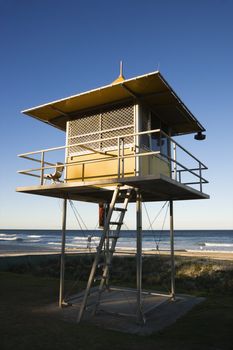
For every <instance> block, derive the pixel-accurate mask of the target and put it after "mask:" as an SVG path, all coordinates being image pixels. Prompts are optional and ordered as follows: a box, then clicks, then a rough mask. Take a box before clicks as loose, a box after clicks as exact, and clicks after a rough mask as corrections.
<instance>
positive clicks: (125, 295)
mask: <svg viewBox="0 0 233 350" xmlns="http://www.w3.org/2000/svg"><path fill="white" fill-rule="evenodd" d="M136 296H137V294H136V291H135V290H134V289H124V290H119V289H118V288H116V289H115V288H112V289H110V291H107V290H106V291H104V292H103V293H102V296H101V303H100V305H99V306H98V308H97V312H96V313H95V314H93V311H94V308H95V305H96V301H97V297H98V290H97V289H92V291H91V294H90V296H89V298H88V305H87V308H86V311H85V313H84V316H83V321H87V322H90V323H92V324H94V325H96V326H98V327H100V328H105V329H111V330H116V331H121V332H126V333H131V334H139V335H149V334H151V333H154V332H156V331H160V330H162V329H164V328H166V327H167V326H169V325H171V324H173V323H175V322H176V320H177V319H178V318H180V317H181V316H183V315H184V314H186V313H187V312H188V311H189V310H191V309H192V308H193V307H194V306H195V305H197V304H199V303H200V302H202V301H203V300H204V298H200V297H199V298H197V297H194V296H190V295H184V294H179V295H177V296H176V299H175V300H172V299H171V297H170V295H166V294H163V295H161V294H157V293H156V292H153V293H147V292H145V293H144V294H143V297H142V310H143V313H144V315H145V321H146V322H145V324H138V323H137V318H136V310H137V309H136ZM82 297H83V292H82V293H79V294H77V295H73V296H72V297H70V298H69V299H68V300H67V301H68V302H69V303H71V304H72V306H68V307H64V308H63V309H58V307H57V306H56V307H55V306H54V305H51V306H50V307H49V308H48V309H47V311H49V310H50V312H55V313H56V314H58V315H59V318H62V319H63V320H65V321H68V322H77V317H78V313H79V308H80V304H81V301H82Z"/></svg>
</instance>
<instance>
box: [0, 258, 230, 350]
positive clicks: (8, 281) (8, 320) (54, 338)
mask: <svg viewBox="0 0 233 350" xmlns="http://www.w3.org/2000/svg"><path fill="white" fill-rule="evenodd" d="M80 259H81V260H82V263H81V260H80ZM83 259H84V260H83ZM85 259H86V258H80V257H79V258H78V260H79V265H77V259H76V258H75V259H74V258H71V259H70V261H67V268H68V277H69V278H71V276H73V275H74V274H75V271H76V277H78V278H79V282H78V284H77V285H75V288H76V291H77V290H78V289H79V290H80V289H82V288H83V286H84V281H83V278H82V276H83V277H84V276H85V273H84V272H85V271H83V269H84V270H85V268H87V269H88V264H89V263H90V264H91V258H90V257H89V258H88V259H89V260H90V261H89V262H88V260H85ZM146 259H148V261H147V260H145V261H144V285H145V286H146V287H148V288H151V289H152V288H156V289H158V288H159V289H160V288H161V289H162V287H165V286H169V280H168V279H167V278H168V276H167V274H168V267H169V263H168V261H166V259H165V260H164V261H162V262H161V261H160V260H158V259H157V260H153V259H152V260H151V259H150V258H146ZM43 264H44V263H43V262H42V263H41V265H40V264H37V265H36V266H35V267H34V268H33V264H32V262H31V264H30V266H29V265H28V264H27V267H25V265H24V267H23V265H21V266H20V264H18V265H17V266H15V268H13V266H11V268H10V269H11V272H9V271H7V272H4V271H2V272H1V273H0V285H1V288H0V298H1V299H0V300H1V303H0V334H1V338H0V348H1V349H4V350H5V349H14V350H15V349H44V350H45V349H67V350H69V349H75V350H79V349H83V350H85V349H88V350H92V349H114V350H115V349H129V350H130V349H136V350H137V349H143V348H144V349H148V350H150V349H161V350H163V349H164V350H165V349H173V350H176V349H177V350H178V349H179V350H180V349H206V350H209V349H224V350H225V349H229V350H230V349H232V344H233V332H232V329H233V297H232V285H233V284H232V281H233V274H232V271H233V268H232V265H231V264H229V263H225V262H211V261H197V260H194V259H191V261H190V260H187V259H179V260H178V261H177V281H176V284H177V289H178V292H186V293H190V294H191V293H194V294H199V295H204V296H206V298H207V299H206V301H205V302H203V303H202V304H200V305H198V306H196V307H195V308H194V309H193V310H192V311H191V312H189V313H188V314H187V315H185V316H184V317H182V318H181V319H179V320H178V321H177V322H176V323H175V324H174V325H172V326H170V327H169V328H167V329H165V330H164V331H162V332H159V333H155V334H153V335H151V336H147V337H142V336H135V335H128V334H122V333H119V332H114V331H108V330H103V329H100V328H97V327H95V326H93V325H90V324H87V323H82V324H79V325H77V324H70V323H66V322H63V321H61V320H58V319H56V318H55V317H54V316H52V315H50V314H48V313H45V311H43V310H44V308H43V307H44V306H45V305H47V304H50V303H52V302H54V301H55V300H57V297H58V287H59V280H58V279H57V278H56V274H57V272H59V269H58V262H57V261H56V259H55V260H51V261H50V263H48V262H47V263H46V264H45V265H43ZM114 264H116V266H115V275H113V279H114V280H115V282H116V283H117V282H119V278H120V277H121V275H122V278H123V280H124V285H126V284H127V282H128V285H130V284H133V282H134V280H133V279H134V277H133V272H134V263H133V260H132V259H131V260H130V259H128V258H127V259H125V258H120V259H118V258H116V259H115V261H114ZM155 264H157V270H156V271H158V275H160V277H158V276H157V274H155V273H153V274H152V272H153V271H154V267H155ZM84 266H85V268H84ZM81 268H82V269H81ZM14 269H15V270H18V271H17V273H15V271H14V272H13V270H14ZM8 270H9V268H8ZM77 270H78V271H79V272H77ZM123 271H124V274H122V272H123ZM72 274H73V275H72ZM77 274H79V276H77ZM54 275H55V277H53V276H54ZM168 275H169V274H168ZM43 276H46V277H43ZM153 276H157V277H156V278H155V280H153V278H152V277H153ZM73 282H74V281H72V280H67V281H66V289H67V290H69V289H70V288H71V287H72V286H73ZM220 289H221V290H220Z"/></svg>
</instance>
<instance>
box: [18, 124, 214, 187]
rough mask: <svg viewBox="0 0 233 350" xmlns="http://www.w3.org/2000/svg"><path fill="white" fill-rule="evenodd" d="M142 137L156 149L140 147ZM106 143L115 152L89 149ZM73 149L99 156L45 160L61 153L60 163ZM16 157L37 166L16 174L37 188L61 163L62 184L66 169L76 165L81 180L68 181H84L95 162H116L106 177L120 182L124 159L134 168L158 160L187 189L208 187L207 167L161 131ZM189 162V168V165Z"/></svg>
mask: <svg viewBox="0 0 233 350" xmlns="http://www.w3.org/2000/svg"><path fill="white" fill-rule="evenodd" d="M144 135H151V136H152V135H153V136H152V137H154V139H155V140H156V144H157V146H156V147H153V145H152V144H151V145H147V146H146V147H145V146H143V145H142V142H141V138H142V137H143V136H144ZM129 137H133V139H134V142H133V144H132V145H131V151H132V152H131V153H130V154H125V146H126V145H125V139H126V138H129ZM149 139H150V140H151V139H152V138H149ZM109 140H116V141H117V149H116V152H115V153H114V152H112V151H110V150H104V149H102V150H101V149H98V150H97V149H94V148H92V147H91V145H92V144H95V145H96V143H97V142H99V143H101V142H104V141H109ZM164 143H165V144H166V145H167V146H168V147H167V149H165V150H164ZM74 146H78V147H79V148H80V149H83V150H84V151H89V152H90V154H91V153H93V154H96V153H98V154H99V155H101V158H98V159H94V158H93V159H92V158H90V159H88V160H77V161H74V162H72V163H70V162H67V161H65V162H59V163H58V162H57V160H58V159H56V162H55V161H48V160H47V158H48V155H49V154H50V155H51V154H52V153H55V152H58V151H61V152H63V154H62V157H63V159H64V158H66V159H67V156H66V155H67V150H68V149H69V148H71V147H74ZM127 147H128V145H127ZM153 148H154V149H155V148H156V150H153ZM64 151H65V154H66V155H65V157H64ZM179 153H183V155H185V156H186V158H187V159H186V161H187V160H188V163H189V164H187V165H185V164H183V163H182V159H183V161H184V157H183V156H181V157H180V158H181V159H180V158H179ZM56 154H57V153H56ZM18 157H20V158H24V159H27V160H29V161H32V162H36V163H39V165H40V166H38V167H33V168H29V169H25V170H20V171H18V173H19V174H24V175H28V176H33V177H36V178H38V179H39V183H40V185H44V183H45V179H46V178H47V176H46V173H47V172H48V171H50V172H51V169H52V170H53V171H55V170H56V169H57V168H60V167H61V163H62V164H63V166H64V169H65V171H64V176H63V180H62V181H63V182H66V181H67V179H66V173H67V169H68V168H70V167H74V166H78V165H80V166H81V167H82V175H81V177H79V178H76V179H74V178H72V180H77V181H84V180H85V181H86V180H87V177H85V167H86V166H87V164H91V163H96V164H98V163H99V162H108V161H112V160H113V159H115V160H116V161H117V171H116V172H114V173H113V174H108V176H109V177H116V178H118V179H119V180H120V179H122V178H124V177H125V176H127V173H126V172H125V161H126V159H129V158H133V159H134V161H135V165H136V164H139V163H140V162H139V161H138V160H140V159H142V158H143V157H157V158H158V159H160V160H163V161H166V162H167V163H168V164H169V169H170V178H172V179H173V180H175V181H177V182H179V183H182V184H184V185H187V186H193V185H198V187H199V190H200V192H202V187H203V184H205V183H208V181H207V180H206V179H205V178H204V177H203V176H202V172H203V170H206V169H207V167H206V166H205V165H204V164H203V163H202V162H201V161H200V160H199V159H197V158H196V157H195V156H193V155H192V154H191V153H190V152H189V151H187V150H186V149H185V148H184V147H183V146H181V145H180V144H179V143H178V142H176V141H175V140H174V139H173V138H171V137H169V135H167V134H166V133H165V132H164V131H162V130H160V129H154V130H149V131H142V132H137V133H131V134H125V135H122V136H113V137H107V138H100V139H98V140H93V141H86V142H82V143H76V144H72V145H66V146H59V147H54V148H47V149H42V150H39V151H34V152H28V153H23V154H19V155H18ZM51 158H52V157H51ZM53 158H54V157H53ZM77 158H78V157H77ZM190 160H191V161H192V162H193V164H192V165H190ZM139 175H140V166H139V165H136V166H135V170H134V176H139ZM187 175H188V177H187ZM94 177H95V176H94ZM102 177H103V178H106V175H103V176H102ZM190 177H191V178H190ZM99 178H101V176H99ZM89 180H91V179H89Z"/></svg>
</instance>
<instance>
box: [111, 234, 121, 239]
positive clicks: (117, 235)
mask: <svg viewBox="0 0 233 350" xmlns="http://www.w3.org/2000/svg"><path fill="white" fill-rule="evenodd" d="M108 237H109V238H119V234H115V235H114V234H112V235H109V236H108Z"/></svg>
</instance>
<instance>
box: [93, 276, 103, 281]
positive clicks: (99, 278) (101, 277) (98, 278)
mask: <svg viewBox="0 0 233 350" xmlns="http://www.w3.org/2000/svg"><path fill="white" fill-rule="evenodd" d="M103 278H104V279H106V277H104V276H96V277H95V278H94V282H96V281H101V280H102V279H103Z"/></svg>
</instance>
